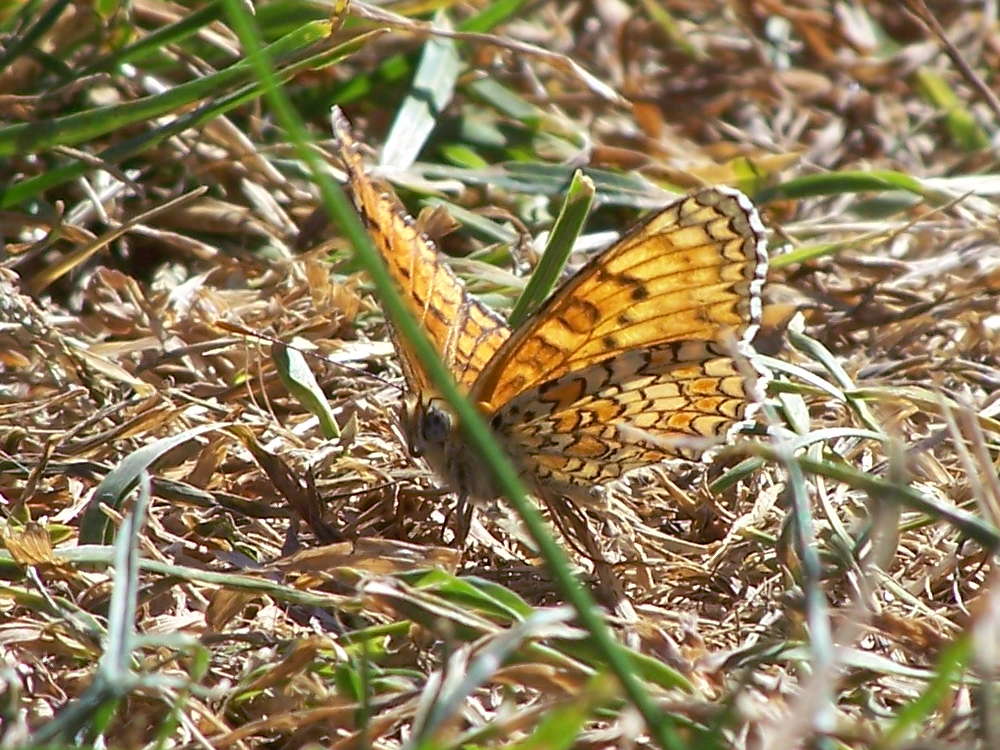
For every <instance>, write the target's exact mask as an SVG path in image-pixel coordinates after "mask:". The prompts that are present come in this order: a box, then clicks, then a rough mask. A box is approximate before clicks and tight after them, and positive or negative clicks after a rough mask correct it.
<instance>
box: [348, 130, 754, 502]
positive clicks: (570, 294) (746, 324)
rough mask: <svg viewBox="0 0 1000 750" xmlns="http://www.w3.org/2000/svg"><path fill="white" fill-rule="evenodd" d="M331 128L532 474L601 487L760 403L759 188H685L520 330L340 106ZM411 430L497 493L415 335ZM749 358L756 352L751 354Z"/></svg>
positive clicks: (407, 428)
mask: <svg viewBox="0 0 1000 750" xmlns="http://www.w3.org/2000/svg"><path fill="white" fill-rule="evenodd" d="M333 131H334V138H335V141H336V144H337V150H338V154H339V157H340V159H341V161H342V163H343V166H344V169H345V170H346V173H347V188H348V191H349V193H350V195H351V197H352V198H353V201H354V204H355V206H356V208H357V210H358V213H359V214H360V216H361V217H362V218H363V220H364V222H365V224H366V226H367V228H368V231H369V233H370V235H371V237H372V240H373V241H374V243H375V246H376V248H377V249H378V251H379V252H380V253H381V255H382V258H383V260H384V261H385V263H386V264H387V266H388V268H389V270H390V272H391V274H392V276H393V278H394V279H395V281H396V284H397V285H398V287H399V289H400V291H401V293H402V294H403V296H404V298H405V300H406V301H407V304H408V306H409V309H410V311H411V312H412V313H413V315H414V316H415V317H416V319H417V320H418V321H419V323H420V324H421V326H422V327H423V330H424V331H425V333H426V334H427V336H428V338H429V339H430V340H431V342H432V343H433V345H434V347H435V349H436V351H437V352H438V354H439V355H440V357H441V359H442V361H443V362H444V363H445V365H446V366H447V367H448V369H449V370H450V372H451V373H452V375H453V376H454V377H455V380H456V382H457V383H458V384H459V386H460V388H461V389H462V390H463V391H464V392H465V393H466V395H467V396H468V397H469V398H470V399H471V400H472V402H473V403H475V404H477V405H478V407H479V409H480V411H481V412H482V414H483V416H484V417H485V418H486V420H487V421H488V423H489V424H490V426H491V428H492V431H493V434H494V436H495V437H496V439H497V440H498V442H499V443H500V444H501V445H502V446H503V447H504V448H505V449H506V451H507V453H508V454H509V456H510V457H511V459H512V460H513V462H514V464H515V466H516V467H517V469H518V471H519V473H520V475H521V477H522V478H523V479H524V480H525V481H526V483H527V484H528V486H529V487H530V488H531V489H532V490H533V491H534V492H535V493H536V495H539V496H540V497H542V499H545V498H547V497H560V498H563V499H565V498H569V499H573V500H580V501H584V502H587V501H593V499H594V498H595V496H599V495H600V492H601V488H602V487H603V486H605V485H607V484H608V483H610V482H613V481H615V480H618V479H620V478H621V477H622V476H624V475H625V474H626V473H628V472H630V471H633V470H635V469H640V468H643V467H648V466H650V465H652V464H655V463H658V462H661V461H663V460H664V459H668V458H672V457H681V458H688V459H694V458H698V457H699V456H700V455H701V454H702V453H703V452H704V451H705V449H706V447H707V446H706V444H705V440H704V439H706V438H707V439H709V441H708V442H709V443H712V444H716V443H719V442H721V441H724V440H725V439H727V438H729V437H730V436H732V434H733V433H734V432H735V431H736V430H738V429H740V428H741V427H742V426H743V425H744V424H745V423H746V420H748V419H749V417H750V416H751V415H752V413H753V411H754V410H755V409H756V408H757V406H758V405H759V401H760V398H761V396H760V387H761V384H762V382H763V379H764V375H765V373H764V371H763V369H762V368H761V366H760V365H759V363H757V362H756V361H755V357H754V352H753V349H752V347H751V345H750V342H751V341H752V339H753V337H754V334H755V333H756V330H757V327H758V323H759V320H760V315H761V287H762V285H763V282H764V277H765V275H766V273H767V249H766V243H765V236H764V227H763V224H762V223H761V221H760V218H759V216H758V214H757V210H756V209H755V207H754V206H753V204H752V203H751V201H750V200H749V199H748V198H747V197H746V196H744V195H743V194H742V193H740V192H739V191H737V190H734V189H731V188H727V187H716V188H707V189H703V190H699V191H698V192H695V193H693V194H691V195H688V196H685V197H682V198H680V199H679V200H677V201H675V202H673V203H671V204H670V205H668V206H666V207H665V208H663V209H662V210H660V211H659V212H657V213H654V214H653V215H652V216H650V217H649V218H647V219H646V220H645V221H642V222H640V223H639V224H637V225H636V226H634V227H633V228H632V229H630V230H629V231H627V232H626V233H625V234H624V235H623V236H622V237H621V238H620V239H619V240H618V241H617V242H615V243H614V244H613V245H611V246H610V247H609V248H607V249H606V250H604V251H603V252H600V253H598V254H597V255H595V256H594V257H593V258H592V259H591V260H590V261H589V262H588V263H586V264H585V265H584V266H583V267H582V268H581V269H580V270H579V271H577V272H576V274H574V275H573V276H572V277H571V278H570V279H569V280H568V281H567V282H566V283H565V284H563V285H562V287H561V288H559V289H558V290H557V291H555V292H554V293H553V294H552V295H551V296H550V297H549V298H548V299H547V300H546V301H545V302H544V303H543V304H542V305H541V306H540V307H539V308H538V309H537V310H536V311H535V312H534V313H533V314H532V315H531V317H530V318H529V319H528V320H527V321H525V322H524V323H523V324H522V325H520V326H519V327H518V328H516V329H514V330H512V329H511V328H510V327H509V326H508V325H507V323H506V322H505V321H504V319H503V318H502V317H501V316H500V315H499V314H498V313H496V312H494V311H493V310H492V309H491V308H489V307H488V306H486V305H485V304H484V303H482V302H480V301H479V300H477V299H476V298H475V297H473V296H472V295H470V294H469V293H468V292H467V291H466V289H465V287H464V285H463V283H462V282H461V281H460V280H459V279H458V277H457V276H456V275H455V274H454V272H453V271H452V270H451V269H450V268H449V267H448V266H447V265H446V264H445V262H444V261H443V259H442V257H441V255H440V253H439V251H438V249H437V247H436V246H435V245H434V243H433V242H432V241H431V240H429V239H428V238H427V237H426V236H425V235H424V234H423V233H421V232H420V230H419V229H418V228H417V226H416V223H415V221H414V220H413V219H412V217H410V216H409V215H408V214H407V213H406V211H405V210H404V209H403V207H402V205H401V204H400V202H399V200H398V198H397V197H396V196H395V194H394V193H393V192H392V191H391V189H390V188H388V187H387V186H384V185H381V184H379V183H376V182H375V181H374V180H373V179H372V178H371V177H369V176H368V175H367V174H366V172H365V167H364V160H363V158H362V156H361V153H360V150H359V147H358V144H357V143H356V142H355V141H354V140H353V139H352V137H351V132H350V126H349V123H348V122H347V121H346V119H345V118H344V117H343V115H342V114H340V113H339V111H337V112H335V113H334V117H333ZM390 331H391V335H392V339H393V343H394V346H395V348H396V351H397V353H398V355H399V358H400V362H401V364H402V370H403V374H404V379H405V381H406V398H405V405H404V408H403V411H402V424H403V432H404V434H405V436H406V439H407V441H408V443H409V447H410V451H411V453H413V454H414V455H416V456H423V457H424V458H425V460H426V461H427V462H428V464H429V465H430V467H431V468H432V469H433V470H434V471H435V473H436V474H437V476H438V477H439V478H440V479H442V480H443V481H444V482H445V483H446V484H447V485H448V487H449V488H450V489H452V490H453V491H455V492H456V493H457V494H458V495H459V498H460V501H461V503H464V502H465V500H467V499H471V500H474V501H489V500H493V499H495V498H496V497H497V496H498V495H499V492H498V491H497V489H496V487H495V486H494V484H493V480H492V477H491V476H490V474H489V472H488V471H487V470H486V469H485V467H484V465H483V463H482V461H481V460H480V459H479V458H478V456H477V455H476V454H475V453H474V452H472V451H471V450H470V448H469V447H468V444H467V443H466V441H465V440H464V439H463V437H462V435H461V434H460V430H459V425H458V423H457V419H456V416H455V414H454V412H453V411H452V409H451V407H450V406H449V405H448V403H447V402H446V401H445V400H444V399H443V398H442V397H441V396H440V394H438V393H437V392H436V391H435V389H434V387H433V386H432V384H431V382H430V379H429V377H428V375H427V373H426V372H425V370H424V368H423V367H422V366H421V364H420V362H419V361H418V359H417V357H416V356H415V355H414V353H413V351H412V349H411V347H410V346H409V344H408V343H407V341H406V340H405V339H404V338H403V337H402V336H400V335H399V334H398V332H396V331H394V330H392V327H391V326H390ZM751 362H752V363H753V366H752V367H751V366H750V363H751Z"/></svg>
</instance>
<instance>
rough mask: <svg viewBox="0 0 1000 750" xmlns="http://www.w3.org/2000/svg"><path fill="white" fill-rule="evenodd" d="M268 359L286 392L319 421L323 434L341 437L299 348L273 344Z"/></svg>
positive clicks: (329, 436) (332, 437)
mask: <svg viewBox="0 0 1000 750" xmlns="http://www.w3.org/2000/svg"><path fill="white" fill-rule="evenodd" d="M271 359H272V360H274V365H275V367H277V369H278V377H280V378H281V382H282V383H284V384H285V387H286V388H287V389H288V392H289V393H290V394H292V396H294V397H295V400H296V401H298V402H299V403H300V404H302V406H304V407H305V408H306V409H308V411H309V413H310V414H312V415H313V416H314V417H316V418H317V419H318V420H319V428H320V431H321V432H322V433H323V437H325V438H326V439H327V440H334V439H335V438H338V437H340V425H338V424H337V418H336V417H335V416H334V415H333V410H332V409H331V408H330V402H329V401H327V400H326V395H325V394H324V393H323V389H322V388H320V387H319V383H317V382H316V376H315V375H313V372H312V370H310V369H309V363H307V362H306V358H305V357H304V356H302V352H301V351H299V350H298V349H295V348H292V347H288V346H285V345H284V344H281V343H276V344H274V345H273V346H272V347H271Z"/></svg>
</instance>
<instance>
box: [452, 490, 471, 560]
mask: <svg viewBox="0 0 1000 750" xmlns="http://www.w3.org/2000/svg"><path fill="white" fill-rule="evenodd" d="M475 512H476V506H475V504H474V503H471V502H469V495H468V494H467V493H465V492H463V493H462V494H460V495H459V496H458V504H457V505H456V506H455V515H456V516H457V518H458V523H457V524H456V526H455V544H457V545H458V546H459V547H464V546H465V540H466V538H468V536H469V529H471V528H472V514H473V513H475Z"/></svg>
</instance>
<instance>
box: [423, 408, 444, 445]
mask: <svg viewBox="0 0 1000 750" xmlns="http://www.w3.org/2000/svg"><path fill="white" fill-rule="evenodd" d="M420 434H421V436H422V437H423V439H424V441H425V442H428V443H443V442H444V441H445V440H446V439H447V438H448V435H449V434H451V415H450V414H448V412H446V411H444V410H443V409H440V408H439V407H437V406H431V407H429V408H428V409H427V411H426V412H425V413H424V415H423V418H422V419H421V421H420Z"/></svg>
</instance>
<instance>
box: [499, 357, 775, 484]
mask: <svg viewBox="0 0 1000 750" xmlns="http://www.w3.org/2000/svg"><path fill="white" fill-rule="evenodd" d="M727 349H728V348H727V347H726V346H725V345H720V344H716V343H712V342H707V341H674V342H670V343H667V344H659V345H657V346H654V347H652V348H649V349H634V350H632V351H629V352H625V353H624V354H621V355H618V356H615V357H613V358H611V359H608V360H605V361H603V362H600V363H597V364H594V365H589V366H587V367H584V368H583V369H581V370H574V371H572V372H569V373H566V374H565V375H562V376H560V377H558V378H556V379H554V380H550V381H548V382H547V383H544V384H543V385H541V386H538V387H536V388H531V389H529V390H527V391H523V392H522V393H520V394H519V395H518V396H516V397H515V398H514V399H513V400H511V401H510V402H509V403H507V404H505V405H504V406H503V407H502V408H501V409H500V410H499V411H498V412H497V414H496V415H495V416H494V419H493V428H494V430H495V432H496V433H497V435H498V436H499V437H500V439H501V440H502V441H503V442H504V443H505V445H506V446H507V448H508V450H509V451H510V452H511V453H512V454H513V455H514V456H515V458H516V460H517V463H518V464H519V465H520V466H521V467H522V469H523V470H525V473H526V475H528V476H532V477H534V478H535V480H536V483H537V485H538V486H539V487H541V488H542V489H545V490H555V491H557V492H561V493H563V494H568V495H575V494H579V491H581V490H582V491H583V492H584V494H586V493H587V491H589V489H590V488H591V487H592V486H593V485H596V484H603V483H605V482H609V481H613V480H615V479H619V478H620V477H621V476H622V475H623V474H625V473H626V472H629V471H632V470H633V469H638V468H640V467H643V466H648V465H650V464H653V463H656V462H659V461H662V460H663V459H665V458H669V457H681V458H688V459H695V458H698V457H701V456H702V455H703V454H704V452H705V450H706V449H707V448H709V447H711V446H712V445H715V444H717V443H719V442H721V440H722V439H723V438H725V437H728V435H729V433H731V432H732V431H734V429H736V428H737V427H739V426H741V425H742V424H743V422H744V420H745V419H746V418H747V417H749V416H750V414H751V411H752V410H753V409H754V408H755V407H756V403H757V401H758V400H759V393H758V392H757V390H758V389H756V388H755V383H753V382H752V381H753V380H754V379H753V378H752V377H751V378H750V379H748V378H747V377H746V372H745V366H746V362H740V361H737V359H735V358H734V357H733V356H732V355H731V353H730V352H729V351H728V350H727Z"/></svg>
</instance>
